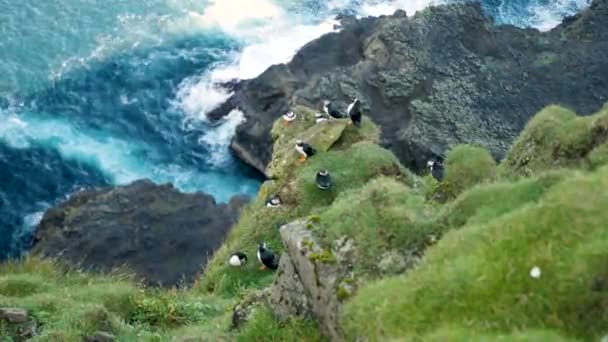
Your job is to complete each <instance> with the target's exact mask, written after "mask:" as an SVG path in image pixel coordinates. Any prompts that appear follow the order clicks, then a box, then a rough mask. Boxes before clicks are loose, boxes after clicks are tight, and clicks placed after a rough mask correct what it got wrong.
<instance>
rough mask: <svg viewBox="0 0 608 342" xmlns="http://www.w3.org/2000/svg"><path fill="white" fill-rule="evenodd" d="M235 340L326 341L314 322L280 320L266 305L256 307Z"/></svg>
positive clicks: (271, 341) (252, 341) (259, 341)
mask: <svg viewBox="0 0 608 342" xmlns="http://www.w3.org/2000/svg"><path fill="white" fill-rule="evenodd" d="M235 340H236V341H238V342H283V341H299V342H321V341H325V339H324V338H323V336H322V335H321V334H320V332H319V328H318V326H317V325H316V324H315V323H314V322H312V321H309V320H300V319H292V320H289V321H287V322H278V321H277V320H276V319H275V318H274V316H273V315H272V313H271V312H270V311H269V310H268V309H266V308H264V307H260V308H257V309H256V311H255V312H254V313H253V314H252V317H251V320H250V321H249V322H248V324H247V325H246V326H245V328H244V329H242V330H241V331H240V332H239V333H238V335H237V336H236V339H235Z"/></svg>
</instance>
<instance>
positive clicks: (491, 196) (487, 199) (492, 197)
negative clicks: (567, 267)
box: [441, 172, 570, 228]
mask: <svg viewBox="0 0 608 342" xmlns="http://www.w3.org/2000/svg"><path fill="white" fill-rule="evenodd" d="M569 174H570V173H569V172H549V173H545V174H542V175H540V176H537V177H534V178H528V179H523V180H521V181H518V182H508V181H502V182H498V183H493V184H487V185H486V186H480V187H475V188H473V189H471V190H468V191H466V192H465V193H463V194H462V195H461V196H459V197H458V198H457V199H456V200H455V201H454V202H453V203H450V204H449V205H447V206H446V207H445V208H443V213H442V214H441V216H442V218H441V220H442V221H444V222H445V224H446V225H447V226H449V227H450V228H459V227H462V226H464V225H465V224H470V223H478V224H481V223H485V222H488V221H491V220H493V219H495V218H497V217H499V216H500V215H504V214H508V213H510V212H512V211H514V210H516V209H518V208H521V207H523V206H525V205H527V204H530V203H536V202H538V201H539V200H540V199H541V198H542V196H543V195H544V194H545V193H546V192H547V191H548V190H549V189H551V188H552V187H553V186H554V185H555V184H557V183H559V182H560V181H562V180H564V179H566V178H567V177H568V175H569Z"/></svg>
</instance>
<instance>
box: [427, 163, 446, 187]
mask: <svg viewBox="0 0 608 342" xmlns="http://www.w3.org/2000/svg"><path fill="white" fill-rule="evenodd" d="M426 165H427V166H428V168H429V171H431V175H432V176H433V178H435V179H436V180H438V181H440V182H441V181H442V180H443V164H442V163H441V161H435V160H429V161H428V162H427V163H426Z"/></svg>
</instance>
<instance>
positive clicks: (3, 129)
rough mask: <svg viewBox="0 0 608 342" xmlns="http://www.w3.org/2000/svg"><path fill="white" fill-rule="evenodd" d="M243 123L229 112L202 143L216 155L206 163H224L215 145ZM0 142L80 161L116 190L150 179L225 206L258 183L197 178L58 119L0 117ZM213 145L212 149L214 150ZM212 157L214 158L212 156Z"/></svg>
mask: <svg viewBox="0 0 608 342" xmlns="http://www.w3.org/2000/svg"><path fill="white" fill-rule="evenodd" d="M242 120H244V117H243V115H242V113H240V112H238V111H234V112H233V113H231V115H229V116H228V117H227V119H226V121H225V122H224V123H223V124H222V125H220V126H218V127H217V128H215V129H213V130H210V131H209V132H207V134H206V135H205V136H203V137H202V138H201V140H203V141H204V142H205V143H208V144H210V146H215V147H216V148H217V150H212V152H213V153H212V154H211V157H212V159H214V161H216V162H217V163H218V165H219V164H222V163H224V162H225V160H224V159H222V158H225V157H226V156H224V155H222V153H221V150H220V149H219V147H220V145H222V144H228V143H229V141H230V138H231V137H232V135H233V134H234V129H235V128H236V126H238V125H239V124H240V123H241V122H242ZM0 122H6V123H8V124H7V125H5V124H1V125H0V141H3V142H5V143H7V144H8V145H9V146H11V147H13V148H21V149H24V148H30V147H32V146H33V145H34V144H35V145H37V146H46V147H52V148H53V149H54V150H56V151H58V152H59V154H61V156H62V157H63V158H65V159H67V160H78V161H84V162H87V163H88V164H91V165H95V166H96V167H98V168H99V169H100V170H101V171H102V172H103V173H104V174H106V175H107V176H108V177H112V178H113V179H112V180H113V181H114V183H116V184H128V183H130V182H132V181H134V180H137V179H142V178H149V179H151V180H153V181H155V182H157V183H167V182H169V183H173V184H174V185H175V186H177V187H178V188H179V189H181V190H183V191H186V192H194V191H204V192H207V193H210V194H213V195H214V196H215V197H216V199H217V200H218V201H221V202H225V201H227V200H228V199H229V198H230V196H232V195H233V194H236V193H248V194H251V193H253V192H255V189H256V188H257V181H255V180H248V179H238V177H237V176H231V175H226V174H222V173H218V172H213V171H210V172H201V171H200V170H194V169H188V168H187V167H183V166H180V165H167V164H165V163H163V162H159V161H158V160H157V158H156V156H155V152H154V150H152V149H150V148H148V149H146V148H144V147H143V146H141V145H139V144H138V143H137V142H133V141H126V140H121V139H117V138H114V137H112V136H107V135H104V134H103V133H102V132H96V131H88V130H81V129H78V128H76V127H73V126H72V125H70V124H69V123H67V122H65V121H61V120H59V119H40V118H34V117H15V116H14V115H7V114H3V113H0ZM214 144H216V145H214ZM214 151H215V152H214Z"/></svg>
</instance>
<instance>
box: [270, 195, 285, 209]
mask: <svg viewBox="0 0 608 342" xmlns="http://www.w3.org/2000/svg"><path fill="white" fill-rule="evenodd" d="M282 204H283V203H282V202H281V198H280V197H279V196H278V195H274V196H271V197H270V198H268V199H267V200H266V207H268V208H278V207H280V206H281V205H282Z"/></svg>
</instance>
